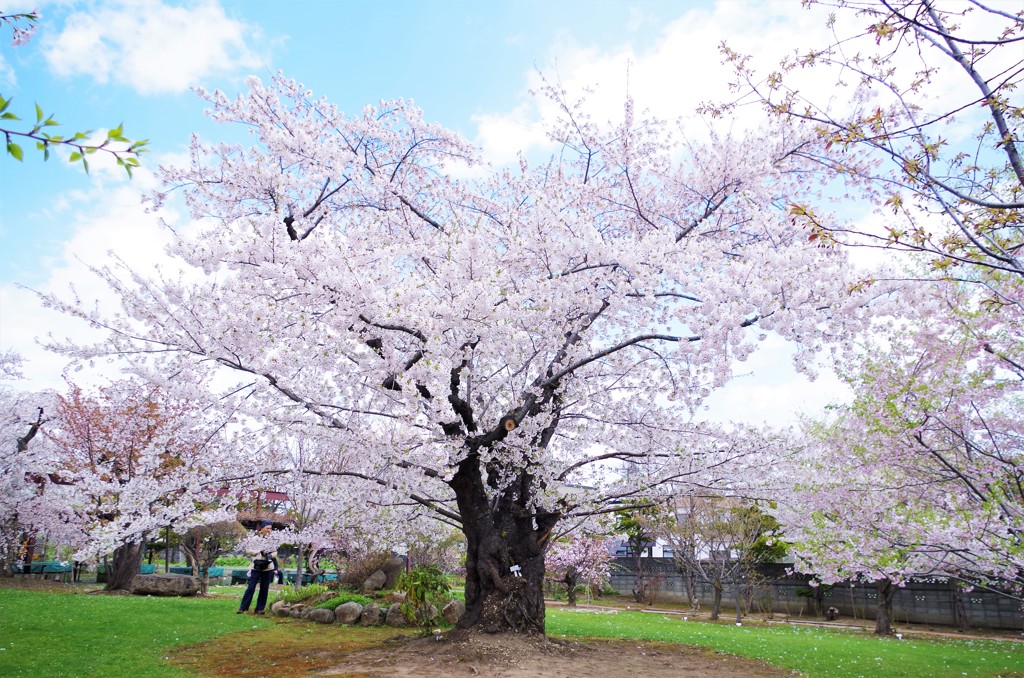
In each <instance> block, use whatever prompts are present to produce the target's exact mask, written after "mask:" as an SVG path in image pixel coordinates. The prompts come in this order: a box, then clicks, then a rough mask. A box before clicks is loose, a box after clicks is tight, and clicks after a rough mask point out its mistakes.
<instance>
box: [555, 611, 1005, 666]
mask: <svg viewBox="0 0 1024 678" xmlns="http://www.w3.org/2000/svg"><path fill="white" fill-rule="evenodd" d="M547 632H548V635H551V636H576V637H599V638H635V639H637V640H653V641H662V642H670V643H683V644H686V645H697V646H701V647H709V648H714V649H715V650H718V651H720V652H727V653H729V654H735V655H739V656H742V657H753V658H756V659H762V660H764V661H766V662H768V663H770V664H772V665H774V666H778V667H781V668H787V669H794V670H797V671H799V672H800V673H801V674H803V675H805V676H808V677H809V678H826V677H830V678H831V677H834V678H855V677H857V676H877V677H878V678H912V677H920V678H938V677H940V676H942V677H945V676H959V677H962V676H970V677H971V678H981V677H986V676H1003V677H1006V676H1024V644H1022V643H1015V642H1010V641H991V640H971V639H964V640H920V639H913V640H897V639H895V638H877V637H875V636H873V635H869V634H865V633H863V632H853V631H850V632H846V631H834V630H830V629H815V628H808V627H798V626H771V627H767V628H765V627H754V626H739V627H738V626H735V625H730V624H710V623H702V622H694V621H683V619H682V618H681V617H676V616H674V615H673V616H668V615H661V614H653V613H648V612H619V613H618V614H614V615H610V614H595V613H588V612H574V611H571V610H567V609H564V608H561V609H559V608H556V609H549V610H548V614H547Z"/></svg>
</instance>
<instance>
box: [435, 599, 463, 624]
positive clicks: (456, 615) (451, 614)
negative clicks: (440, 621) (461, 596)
mask: <svg viewBox="0 0 1024 678" xmlns="http://www.w3.org/2000/svg"><path fill="white" fill-rule="evenodd" d="M464 614H466V604H465V603H463V602H462V601H461V600H453V601H451V602H450V603H448V604H447V605H445V606H444V608H442V610H441V616H442V617H444V620H445V621H446V622H448V623H449V624H451V625H452V626H455V625H456V624H457V623H459V619H461V618H462V615H464Z"/></svg>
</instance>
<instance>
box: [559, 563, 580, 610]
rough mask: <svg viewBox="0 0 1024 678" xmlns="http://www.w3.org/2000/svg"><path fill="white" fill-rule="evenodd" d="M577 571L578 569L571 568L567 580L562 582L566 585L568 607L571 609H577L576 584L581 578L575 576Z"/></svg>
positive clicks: (566, 576) (566, 575)
mask: <svg viewBox="0 0 1024 678" xmlns="http://www.w3.org/2000/svg"><path fill="white" fill-rule="evenodd" d="M575 570H576V568H574V567H570V568H569V571H568V572H566V574H565V579H563V580H562V581H563V582H564V583H565V599H566V605H568V606H569V607H576V584H577V583H578V582H579V577H578V576H577V575H575V574H574V572H575Z"/></svg>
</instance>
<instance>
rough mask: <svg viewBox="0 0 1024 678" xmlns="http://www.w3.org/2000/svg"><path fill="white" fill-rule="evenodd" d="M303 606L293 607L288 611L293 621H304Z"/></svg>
mask: <svg viewBox="0 0 1024 678" xmlns="http://www.w3.org/2000/svg"><path fill="white" fill-rule="evenodd" d="M302 610H303V606H302V605H292V606H291V609H289V610H288V616H289V617H291V618H292V619H302Z"/></svg>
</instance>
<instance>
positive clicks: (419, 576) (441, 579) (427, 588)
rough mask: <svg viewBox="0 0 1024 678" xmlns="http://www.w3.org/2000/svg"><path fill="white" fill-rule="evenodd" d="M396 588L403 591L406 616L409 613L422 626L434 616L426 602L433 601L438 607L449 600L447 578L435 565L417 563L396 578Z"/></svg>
mask: <svg viewBox="0 0 1024 678" xmlns="http://www.w3.org/2000/svg"><path fill="white" fill-rule="evenodd" d="M398 588H399V589H401V590H403V591H405V596H406V598H405V603H404V604H403V605H402V609H403V611H404V612H406V616H407V617H408V616H410V615H411V616H412V617H413V618H415V619H416V621H418V622H419V623H420V625H421V626H423V627H424V628H427V627H429V626H431V625H433V623H434V617H433V616H431V615H429V613H428V610H429V606H428V604H427V603H430V602H433V603H435V607H437V608H440V607H441V606H442V605H444V603H446V602H448V601H449V600H451V590H450V589H449V588H448V578H447V577H446V576H445V574H444V573H443V572H441V570H440V568H438V567H437V566H436V565H417V566H416V567H414V568H412V570H411V571H410V572H409V573H408V574H403V575H402V577H401V579H399V580H398Z"/></svg>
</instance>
